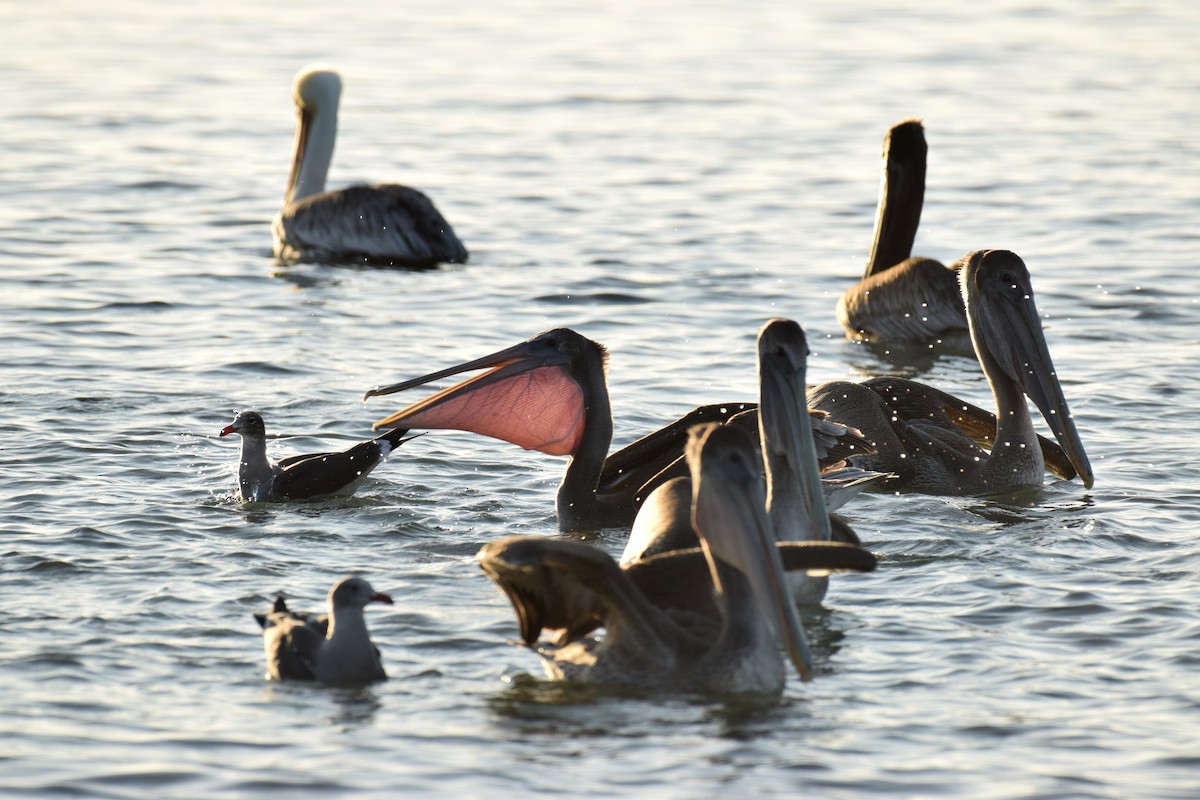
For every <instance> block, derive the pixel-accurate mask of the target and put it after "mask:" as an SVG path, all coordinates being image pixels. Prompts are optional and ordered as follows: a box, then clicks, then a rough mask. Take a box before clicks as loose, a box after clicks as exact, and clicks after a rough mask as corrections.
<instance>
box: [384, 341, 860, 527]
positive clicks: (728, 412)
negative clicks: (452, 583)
mask: <svg viewBox="0 0 1200 800" xmlns="http://www.w3.org/2000/svg"><path fill="white" fill-rule="evenodd" d="M606 361H607V351H606V350H605V349H604V347H603V346H602V345H600V344H597V343H596V342H593V341H592V340H591V339H588V338H586V337H584V336H582V335H580V334H578V333H576V332H575V331H573V330H570V329H568V328H556V329H554V330H549V331H545V332H543V333H539V334H538V335H536V336H534V337H533V338H531V339H528V340H527V341H524V342H522V343H521V344H518V345H515V346H513V347H509V348H507V349H505V350H501V351H499V352H497V353H493V354H492V355H490V356H484V357H483V358H480V359H476V360H474V361H469V362H466V363H464V364H459V365H458V366H456V367H451V368H450V369H445V370H441V371H440V372H434V373H430V374H429V375H424V376H422V377H420V378H415V379H413V380H410V381H405V382H403V383H398V384H394V385H392V386H385V387H378V388H375V389H371V390H370V391H368V392H367V393H366V394H365V395H364V399H366V398H368V397H373V396H376V395H384V394H391V393H393V392H399V391H402V390H404V389H410V388H412V387H414V386H420V385H422V384H426V383H429V382H431V381H435V380H439V379H441V378H445V377H448V376H450V375H457V374H458V373H461V372H468V371H471V370H478V369H485V368H490V369H489V371H488V372H485V373H483V374H481V375H477V376H475V377H474V378H470V379H469V380H466V381H463V382H462V383H459V384H457V385H455V386H452V387H450V388H448V389H445V390H443V391H441V392H439V393H437V394H435V395H433V396H432V397H429V398H427V399H425V400H422V401H421V402H419V403H416V404H414V405H411V406H409V407H408V408H405V409H403V410H401V411H398V412H396V413H395V414H392V415H391V416H388V417H386V418H384V419H381V420H379V421H378V422H376V423H375V426H374V427H375V428H376V429H379V428H388V427H393V426H401V427H403V428H405V429H411V428H443V429H451V430H462V431H471V432H473V433H480V434H483V435H485V436H492V437H495V438H497V439H503V440H504V441H506V442H512V443H513V444H517V445H520V446H521V447H524V448H525V449H527V450H538V451H541V452H543V453H548V454H550V455H559V456H561V455H569V456H570V457H571V460H570V462H569V463H568V464H567V469H566V472H565V473H564V475H563V480H562V483H561V484H560V485H559V487H558V498H557V501H556V504H555V506H556V510H557V512H558V524H559V527H560V528H562V529H563V530H583V529H597V528H602V527H608V526H615V525H629V524H630V523H631V522H633V518H634V514H635V513H636V511H637V506H638V504H639V503H640V502H641V499H642V498H644V497H645V495H646V493H648V492H649V491H650V490H651V489H653V488H654V486H655V485H657V484H656V483H653V482H651V483H648V481H651V479H656V480H659V481H665V480H667V479H668V478H670V477H672V476H671V474H669V472H664V471H663V469H664V467H667V466H668V465H670V464H671V463H672V462H674V461H675V460H676V458H677V456H678V455H679V454H680V453H681V452H682V448H683V444H684V441H685V440H686V436H687V430H688V428H690V427H691V426H692V425H693V424H696V423H697V422H705V421H717V422H723V421H725V420H726V419H729V418H730V416H732V415H734V414H736V413H737V412H739V411H742V410H743V409H745V408H748V407H749V408H752V407H753V406H752V405H751V404H739V403H727V404H724V405H713V406H702V407H701V408H698V409H696V410H695V411H693V412H691V413H689V414H687V415H685V416H684V417H682V418H680V419H679V420H677V421H675V422H673V423H671V424H670V425H668V426H666V427H665V428H662V429H660V430H658V431H655V432H654V433H652V434H649V435H648V436H645V437H643V438H641V439H639V440H638V441H636V442H634V443H633V444H630V445H629V446H628V447H625V448H623V449H622V450H619V451H617V452H616V453H613V454H612V455H611V456H609V457H608V458H607V459H606V458H605V454H606V453H607V452H608V447H609V445H610V444H611V443H612V433H613V422H612V411H611V408H610V406H609V400H608V385H607V384H606V383H605V375H604V373H605V364H606ZM824 417H825V414H824V413H823V412H817V415H816V417H815V418H814V421H813V423H812V424H813V425H814V426H818V427H819V431H818V433H820V435H822V437H823V439H824V440H825V442H826V443H828V447H827V451H826V452H825V453H823V454H822V455H823V456H824V457H825V458H826V459H829V460H831V461H833V462H836V461H840V460H841V459H843V458H844V457H845V456H846V455H848V454H849V453H851V452H861V451H862V448H865V447H866V443H865V442H864V441H863V440H862V439H861V438H860V437H857V436H856V435H855V432H853V431H849V430H847V429H846V428H845V426H841V425H836V424H835V423H831V422H829V421H828V420H825V419H824ZM834 439H838V440H839V441H833V440H834ZM856 447H857V448H859V449H858V450H855V448H856ZM656 476H657V478H656Z"/></svg>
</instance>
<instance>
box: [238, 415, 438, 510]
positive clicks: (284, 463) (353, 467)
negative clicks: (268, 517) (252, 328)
mask: <svg viewBox="0 0 1200 800" xmlns="http://www.w3.org/2000/svg"><path fill="white" fill-rule="evenodd" d="M407 432H408V431H406V430H403V429H400V428H397V429H395V430H391V431H388V432H387V433H385V434H384V435H383V436H379V437H377V438H375V439H368V440H367V441H365V442H359V443H358V444H356V445H354V446H353V447H351V448H350V449H349V450H343V451H342V452H339V453H310V454H307V455H299V456H289V457H288V458H285V459H282V460H280V461H278V462H272V461H271V460H270V459H269V458H267V429H266V426H265V425H264V424H263V418H262V415H261V414H259V413H258V412H257V411H239V412H238V413H237V414H236V415H235V416H234V418H233V422H231V423H230V424H229V425H226V426H225V427H224V428H223V429H222V430H221V435H222V436H228V435H229V434H231V433H236V434H238V435H239V436H241V437H242V456H241V460H240V462H239V463H238V495H239V497H240V498H241V499H242V500H243V501H245V502H255V503H261V502H269V501H277V500H306V499H309V498H313V497H324V496H327V495H333V496H340V497H349V496H350V495H352V494H354V492H355V491H357V490H358V487H359V485H360V484H362V482H363V480H364V479H365V478H366V477H367V475H369V474H370V473H371V470H373V469H375V467H377V466H379V464H380V463H381V462H382V461H383V460H384V459H385V458H387V457H388V455H390V454H391V452H392V451H393V450H395V449H396V448H397V447H399V446H400V445H401V444H403V443H404V442H407V441H408V439H405V438H403V436H404V434H405V433H407ZM409 438H410V439H411V438H415V437H409Z"/></svg>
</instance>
